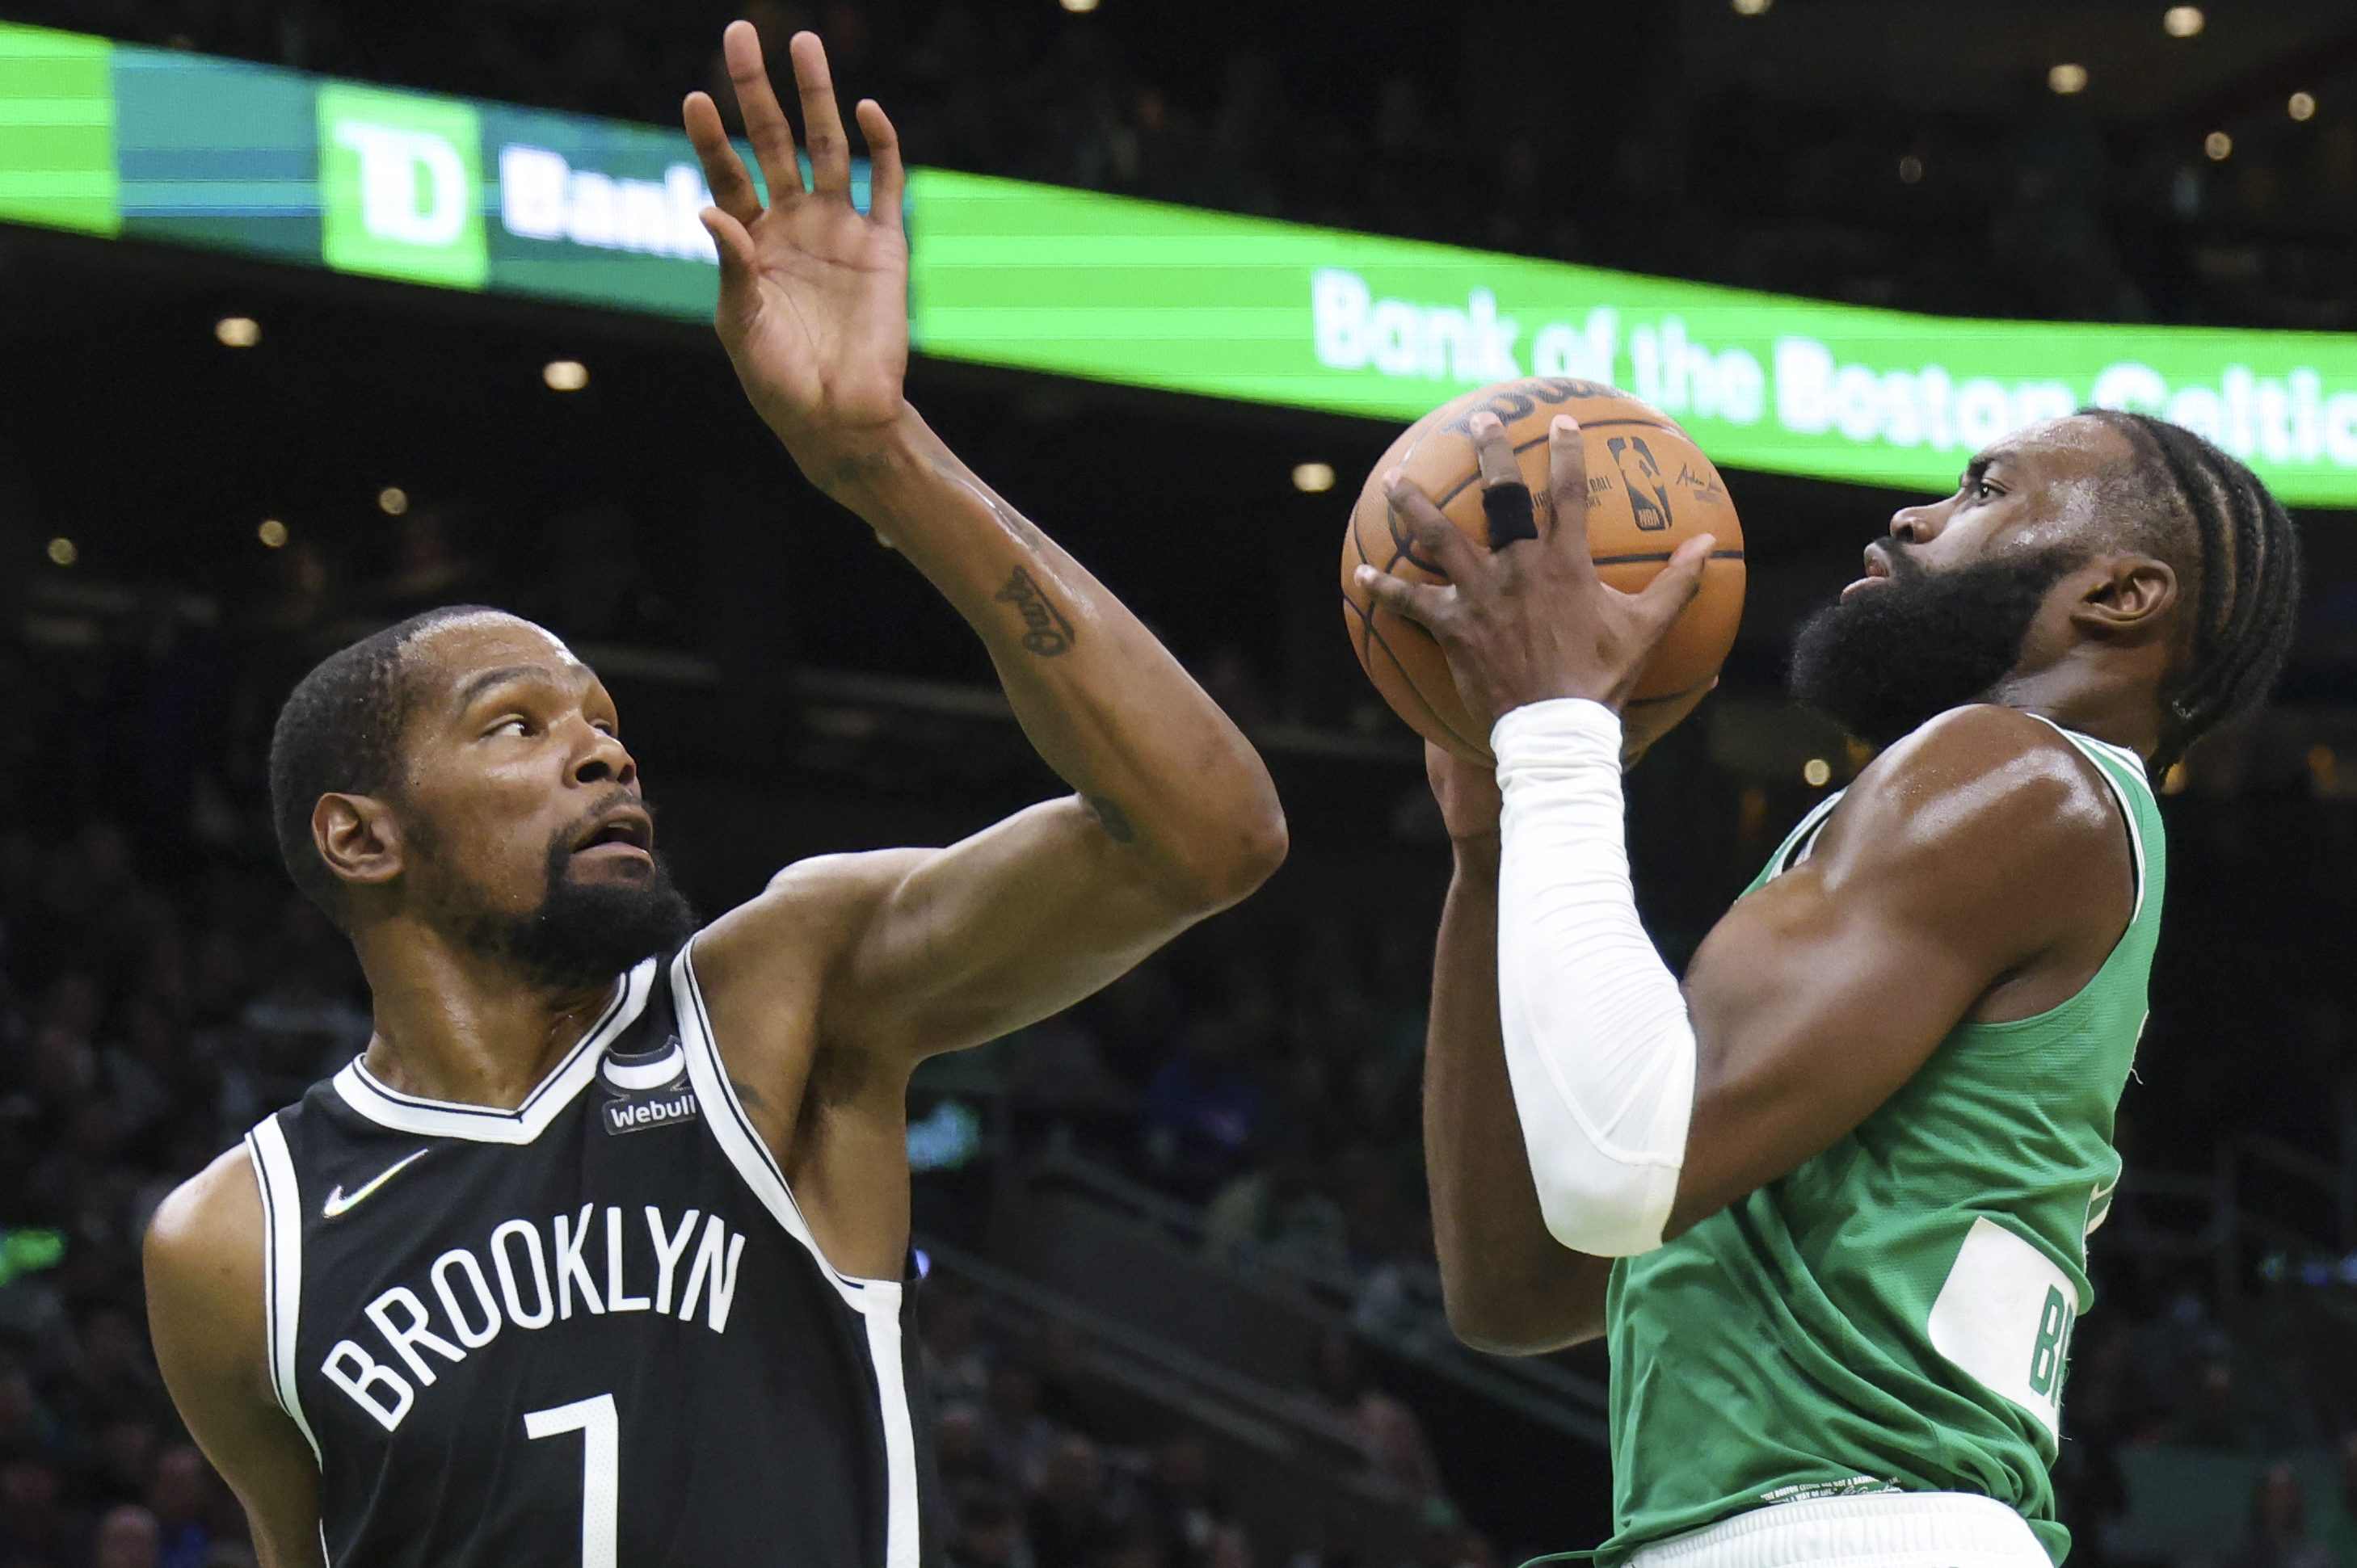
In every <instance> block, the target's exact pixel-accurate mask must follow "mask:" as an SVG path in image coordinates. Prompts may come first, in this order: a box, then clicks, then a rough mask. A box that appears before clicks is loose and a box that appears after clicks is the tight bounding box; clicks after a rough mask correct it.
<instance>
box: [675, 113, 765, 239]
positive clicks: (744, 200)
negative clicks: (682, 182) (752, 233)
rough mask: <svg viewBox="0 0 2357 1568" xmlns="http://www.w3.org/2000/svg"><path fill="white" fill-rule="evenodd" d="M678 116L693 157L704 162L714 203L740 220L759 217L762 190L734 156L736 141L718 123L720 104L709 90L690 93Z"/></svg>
mask: <svg viewBox="0 0 2357 1568" xmlns="http://www.w3.org/2000/svg"><path fill="white" fill-rule="evenodd" d="M680 118H681V119H682V120H683V121H684V122H685V123H686V125H687V139H688V140H689V141H690V142H692V143H694V145H695V158H696V161H697V162H698V163H700V164H702V165H703V166H704V183H705V184H706V185H708V186H710V187H711V188H712V200H713V204H714V205H715V206H716V207H718V208H719V209H720V210H722V211H723V212H726V214H728V216H729V217H731V218H734V219H735V220H737V222H739V223H750V222H751V221H753V220H754V219H756V218H759V216H760V215H761V193H760V192H759V190H757V189H755V188H753V177H752V175H751V174H749V173H748V172H747V171H746V168H745V160H744V159H743V158H740V157H738V156H737V148H736V145H735V144H733V143H731V142H730V141H729V140H728V129H727V127H726V126H725V125H723V124H721V123H720V106H719V105H718V104H716V103H715V102H712V97H711V94H709V93H705V92H691V93H689V94H688V95H687V102H685V103H684V104H683V105H681V108H680Z"/></svg>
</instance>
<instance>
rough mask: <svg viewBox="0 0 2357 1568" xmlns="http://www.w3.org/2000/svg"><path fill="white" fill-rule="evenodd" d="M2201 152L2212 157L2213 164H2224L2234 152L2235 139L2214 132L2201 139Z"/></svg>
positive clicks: (2220, 132) (2219, 132)
mask: <svg viewBox="0 0 2357 1568" xmlns="http://www.w3.org/2000/svg"><path fill="white" fill-rule="evenodd" d="M2201 150H2202V151H2203V152H2205V153H2207V154H2209V155H2210V161H2211V162H2212V163H2221V164H2222V163H2224V162H2225V161H2226V159H2227V158H2228V157H2229V156H2232V155H2233V151H2234V138H2233V137H2232V136H2230V135H2228V134H2226V133H2225V132H2223V131H2212V132H2211V133H2210V134H2208V135H2206V136H2204V137H2202V138H2201Z"/></svg>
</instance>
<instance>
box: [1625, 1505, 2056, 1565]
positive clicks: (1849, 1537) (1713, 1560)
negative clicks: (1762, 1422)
mask: <svg viewBox="0 0 2357 1568" xmlns="http://www.w3.org/2000/svg"><path fill="white" fill-rule="evenodd" d="M1628 1568H2052V1564H2051V1562H2050V1559H2049V1558H2048V1557H2047V1555H2046V1549H2045V1548H2044V1547H2043V1546H2040V1544H2039V1543H2038V1537H2037V1536H2035V1535H2033V1534H2031V1533H2030V1530H2029V1524H2028V1523H2027V1522H2025V1521H2024V1520H2023V1519H2022V1517H2021V1516H2020V1515H2019V1514H2018V1513H2016V1512H2014V1511H2013V1510H2012V1509H2009V1508H2007V1507H2006V1506H2005V1505H2004V1504H2003V1503H2001V1502H1998V1501H1997V1500H1996V1498H1984V1497H1976V1496H1974V1495H1973V1494H1971V1493H1967V1492H1869V1493H1866V1494H1863V1495H1861V1496H1857V1497H1846V1498H1811V1499H1809V1500H1807V1501H1805V1502H1791V1503H1776V1504H1772V1505H1770V1507H1767V1508H1763V1509H1752V1510H1750V1511H1749V1513H1739V1514H1737V1515H1736V1516H1735V1517H1734V1518H1733V1519H1723V1520H1719V1521H1718V1522H1717V1524H1714V1525H1711V1526H1708V1527H1707V1528H1706V1529H1703V1530H1695V1531H1694V1532H1692V1533H1691V1534H1687V1535H1681V1536H1678V1537H1676V1538H1675V1539H1674V1540H1671V1541H1662V1542H1661V1543H1659V1544H1658V1545H1654V1546H1648V1547H1646V1548H1645V1549H1644V1550H1642V1551H1641V1552H1638V1553H1637V1554H1636V1555H1635V1556H1634V1557H1631V1559H1630V1560H1629V1564H1628Z"/></svg>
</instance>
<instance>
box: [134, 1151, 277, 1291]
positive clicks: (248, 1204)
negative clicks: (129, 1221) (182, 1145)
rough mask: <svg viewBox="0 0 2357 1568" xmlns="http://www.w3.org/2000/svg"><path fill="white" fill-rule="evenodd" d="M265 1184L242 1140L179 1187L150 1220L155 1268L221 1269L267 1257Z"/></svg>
mask: <svg viewBox="0 0 2357 1568" xmlns="http://www.w3.org/2000/svg"><path fill="white" fill-rule="evenodd" d="M262 1230H263V1212H262V1184H261V1181H260V1179H259V1178H258V1177H257V1176H255V1175H254V1170H253V1161H252V1160H251V1159H249V1158H248V1157H247V1155H246V1152H245V1146H244V1145H243V1144H233V1145H231V1147H230V1148H229V1149H228V1150H227V1151H225V1152H223V1153H222V1154H221V1155H216V1156H215V1157H214V1158H213V1161H212V1163H211V1164H210V1165H207V1166H205V1168H204V1169H202V1170H200V1171H199V1172H198V1173H197V1174H196V1175H194V1176H190V1177H189V1178H188V1180H186V1181H184V1182H182V1183H181V1184H180V1185H179V1186H178V1187H174V1188H173V1189H172V1190H171V1191H170V1192H169V1193H167V1194H166V1195H165V1197H164V1201H163V1202H161V1203H159V1204H157V1205H156V1212H155V1215H154V1216H153V1217H152V1218H151V1219H149V1220H148V1221H147V1237H146V1253H147V1262H148V1266H149V1268H150V1269H151V1270H152V1269H154V1268H155V1267H156V1266H157V1265H159V1264H160V1265H162V1266H163V1267H165V1268H167V1269H168V1270H171V1271H173V1272H175V1273H179V1272H182V1271H184V1270H195V1271H199V1272H203V1273H218V1272H219V1271H220V1270H221V1268H223V1267H230V1266H233V1265H234V1264H235V1263H236V1262H238V1261H239V1260H241V1259H242V1258H243V1257H245V1256H247V1255H248V1254H250V1255H251V1256H252V1257H253V1261H254V1262H255V1265H256V1266H257V1267H259V1265H260V1262H261V1256H262Z"/></svg>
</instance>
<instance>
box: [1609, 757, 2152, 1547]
mask: <svg viewBox="0 0 2357 1568" xmlns="http://www.w3.org/2000/svg"><path fill="white" fill-rule="evenodd" d="M2063 733H2064V734H2065V735H2066V736H2068V738H2069V739H2070V741H2071V743H2072V745H2073V746H2077V747H2078V749H2079V750H2080V751H2081V752H2083V754H2085V756H2086V757H2087V758H2088V759H2089V760H2090V761H2091V762H2093V765H2094V766H2095V768H2097V769H2098V770H2099V771H2100V772H2101V773H2102V774H2103V776H2104V780H2105V781H2106V782H2107V783H2109V784H2110V786H2111V788H2112V790H2113V792H2114V794H2115V795H2116V796H2117V797H2118V799H2119V802H2120V806H2121V810H2122V811H2123V813H2124V814H2125V815H2126V819H2127V827H2128V832H2129V836H2130V839H2131V841H2132V844H2133V848H2134V852H2135V859H2136V906H2135V913H2134V915H2133V917H2132V918H2130V920H2129V922H2128V927H2127V930H2126V933H2125V934H2124V935H2123V936H2122V937H2121V938H2120V940H2119V944H2118V945H2117V946H2116V947H2115V949H2114V950H2112V953H2111V955H2110V956H2109V958H2107V959H2106V960H2105V961H2104V965H2103V967H2102V968H2101V969H2100V970H2098V971H2097V972H2096V973H2095V975H2094V977H2093V979H2091V980H2089V981H2088V983H2086V985H2085V986H2084V987H2083V988H2082V989H2081V990H2080V991H2079V993H2077V994H2076V995H2074V996H2072V997H2071V998H2070V999H2069V1000H2068V1001H2066V1002H2063V1003H2062V1004H2060V1005H2058V1006H2056V1007H2053V1008H2051V1009H2050V1010H2049V1011H2047V1012H2044V1013H2041V1014H2039V1015H2037V1016H2035V1017H2031V1018H2024V1019H2020V1020H2018V1021H2015V1022H2008V1023H2001V1024H1966V1025H1963V1026H1958V1027H1957V1028H1956V1029H1955V1030H1954V1031H1953V1032H1952V1033H1951V1034H1950V1035H1949V1036H1947V1038H1945V1039H1944V1040H1943V1041H1941V1042H1940V1044H1939V1046H1938V1047H1937V1048H1936V1049H1934V1050H1933V1052H1932V1056H1931V1058H1930V1059H1929V1060H1928V1061H1926V1062H1925V1063H1924V1065H1923V1066H1922V1067H1921V1069H1919V1070H1918V1071H1917V1072H1916V1073H1915V1075H1914V1077H1913V1078H1912V1079H1910V1080H1909V1081H1908V1082H1907V1084H1906V1085H1905V1087H1903V1088H1901V1089H1900V1090H1899V1091H1898V1092H1897V1093H1896V1094H1894V1095H1892V1096H1891V1097H1890V1099H1889V1101H1888V1102H1886V1103H1885V1104H1884V1105H1882V1106H1881V1107H1880V1108H1879V1109H1878V1110H1877V1111H1876V1112H1874V1113H1873V1114H1872V1115H1870V1116H1868V1117H1867V1119H1866V1120H1865V1121H1864V1122H1862V1123H1860V1124H1859V1125H1858V1127H1857V1129H1856V1130H1855V1131H1853V1132H1851V1133H1849V1134H1848V1135H1847V1136H1846V1137H1844V1138H1842V1139H1841V1140H1840V1141H1839V1142H1838V1143H1836V1144H1834V1145H1833V1147H1831V1148H1829V1149H1827V1150H1826V1151H1825V1152H1824V1153H1823V1154H1821V1155H1817V1156H1816V1157H1815V1158H1814V1159H1813V1160H1810V1161H1809V1162H1808V1163H1807V1164H1805V1165H1802V1166H1801V1167H1800V1168H1799V1169H1797V1170H1795V1171H1793V1172H1792V1174H1791V1175H1789V1176H1784V1177H1782V1178H1781V1179H1780V1180H1777V1181H1773V1182H1770V1183H1769V1184H1768V1185H1767V1186H1766V1187H1761V1188H1760V1189H1759V1190H1758V1191H1756V1192H1754V1193H1752V1194H1751V1195H1750V1196H1749V1197H1744V1198H1742V1199H1740V1200H1738V1202H1736V1203H1734V1204H1733V1205H1731V1206H1729V1207H1728V1208H1726V1209H1724V1210H1722V1211H1720V1212H1719V1213H1717V1214H1715V1215H1713V1216H1711V1217H1710V1218H1709V1219H1705V1220H1704V1221H1702V1222H1701V1223H1700V1224H1698V1225H1696V1226H1695V1227H1694V1228H1693V1229H1692V1230H1688V1231H1686V1232H1685V1233H1684V1234H1683V1235H1681V1236H1679V1237H1678V1238H1677V1239H1676V1240H1673V1241H1671V1242H1669V1243H1668V1244H1667V1245H1665V1246H1663V1247H1662V1248H1660V1249H1658V1250H1656V1251H1652V1252H1648V1253H1645V1254H1643V1255H1641V1256H1639V1257H1634V1258H1628V1259H1624V1260H1622V1261H1621V1262H1620V1263H1619V1264H1617V1265H1616V1266H1615V1267H1614V1269H1613V1271H1612V1283H1611V1289H1610V1293H1609V1298H1608V1304H1607V1322H1608V1325H1609V1327H1608V1332H1609V1341H1610V1348H1611V1354H1612V1396H1611V1398H1612V1411H1611V1415H1612V1420H1611V1431H1612V1468H1613V1486H1614V1499H1613V1504H1614V1523H1615V1532H1614V1535H1613V1538H1612V1540H1611V1541H1609V1543H1608V1544H1607V1546H1606V1548H1605V1549H1604V1551H1603V1552H1602V1553H1600V1556H1601V1557H1602V1559H1603V1560H1604V1561H1605V1562H1607V1563H1612V1562H1617V1561H1620V1560H1621V1559H1623V1558H1625V1557H1626V1556H1627V1555H1628V1554H1629V1552H1631V1550H1633V1549H1635V1548H1637V1547H1641V1546H1643V1545H1646V1544H1648V1543H1650V1542H1652V1541H1660V1540H1663V1539H1664V1538H1666V1537H1669V1536H1673V1535H1676V1534H1679V1533H1681V1532H1684V1531H1686V1530H1695V1529H1697V1528H1700V1527H1702V1526H1704V1525H1707V1524H1711V1523H1713V1522H1714V1521H1716V1520H1720V1519H1723V1518H1726V1517H1727V1516H1729V1515H1731V1514H1735V1513H1738V1512H1742V1511H1744V1510H1747V1509H1757V1508H1762V1507H1767V1506H1769V1505H1771V1504H1775V1503H1781V1502H1789V1501H1795V1500H1799V1499H1802V1498H1824V1497H1840V1496H1846V1495H1850V1494H1855V1493H1859V1492H1879V1491H1889V1490H1903V1491H1941V1492H1971V1493H1976V1494H1979V1495H1981V1496H1985V1497H1989V1498H1996V1500H1997V1501H1999V1502H2002V1503H2005V1504H2007V1506H2009V1507H2011V1508H2013V1509H2016V1510H2018V1512H2019V1513H2020V1514H2021V1515H2022V1517H2023V1518H2024V1519H2026V1520H2029V1526H2030V1528H2031V1530H2033V1531H2034V1532H2035V1533H2036V1534H2037V1536H2038V1538H2039V1541H2040V1543H2041V1544H2043V1545H2044V1546H2045V1547H2046V1549H2047V1551H2048V1552H2050V1553H2051V1554H2052V1555H2053V1557H2054V1558H2055V1560H2056V1561H2057V1562H2058V1563H2059V1562H2060V1561H2061V1558H2062V1555H2063V1552H2065V1551H2066V1550H2067V1549H2068V1547H2069V1545H2070V1532H2069V1531H2068V1530H2064V1529H2063V1528H2062V1527H2061V1525H2060V1524H2058V1523H2056V1522H2055V1519H2054V1495H2053V1491H2052V1488H2051V1487H2050V1483H2049V1479H2048V1472H2049V1469H2050V1466H2052V1464H2053V1461H2054V1456H2055V1445H2056V1441H2057V1435H2058V1428H2059V1423H2060V1420H2061V1403H2062V1379H2063V1369H2064V1367H2065V1364H2066V1362H2067V1359H2068V1357H2069V1354H2070V1348H2071V1330H2072V1325H2073V1323H2075V1322H2076V1320H2077V1318H2078V1316H2079V1315H2080V1314H2081V1313H2083V1312H2084V1311H2085V1310H2087V1308H2088V1307H2089V1306H2090V1305H2092V1302H2093V1291H2092V1289H2091V1288H2090V1286H2089V1283H2088V1280H2087V1273H2086V1240H2087V1237H2088V1235H2089V1234H2090V1233H2091V1232H2092V1231H2093V1230H2094V1229H2095V1228H2096V1227H2097V1226H2098V1225H2100V1224H2101V1223H2102V1222H2103V1220H2104V1214H2105V1212H2106V1210H2107V1209H2108V1208H2109V1207H2110V1203H2111V1197H2112V1190H2113V1187H2115V1185H2116V1184H2117V1182H2118V1180H2119V1174H2120V1160H2119V1155H2117V1153H2116V1152H2115V1151H2114V1149H2113V1147H2112V1116H2113V1112H2114V1110H2115V1108H2116V1107H2117V1105H2118V1103H2119V1098H2120V1091H2121V1090H2122V1089H2123V1087H2125V1085H2126V1080H2127V1075H2128V1069H2129V1066H2130V1064H2131V1062H2132V1060H2133V1058H2134V1057H2135V1054H2136V1037H2137V1036H2138V1034H2139V1033H2140V1032H2141V1030H2142V1028H2143V1025H2144V1016H2145V988H2146V980H2147V975H2148V973H2149V972H2150V970H2151V966H2152V953H2153V944H2154V941H2155V940H2156V938H2157V937H2158V931H2159V923H2160V903H2161V885H2162V875H2163V864H2164V862H2163V854H2162V844H2161V825H2160V815H2159V811H2158V807H2157V805H2156V803H2155V802H2154V800H2153V796H2152V789H2151V787H2150V786H2149V785H2148V784H2147V782H2146V779H2145V774H2144V765H2143V763H2142V761H2141V760H2140V759H2139V758H2138V757H2136V755H2135V754H2134V753H2132V752H2129V751H2126V750H2124V749H2122V748H2121V747H2118V746H2109V745H2106V744H2104V742H2101V741H2097V740H2093V739H2090V738H2088V737H2087V736H2082V735H2074V734H2070V732H2068V731H2065V732H2063ZM1835 800H1838V797H1835ZM1835 800H1827V801H1825V802H1824V804H1823V805H1821V806H1820V807H1819V808H1818V809H1817V810H1816V811H1813V812H1812V813H1811V814H1810V815H1809V816H1808V817H1807V818H1806V819H1804V820H1803V822H1802V823H1801V825H1800V826H1799V827H1798V828H1797V829H1795V830H1794V831H1793V833H1792V837H1791V838H1789V839H1788V840H1786V841H1785V843H1784V844H1783V846H1782V847H1781V849H1779V850H1778V851H1777V853H1776V855H1775V857H1774V858H1773V859H1771V860H1770V862H1769V864H1768V867H1767V869H1766V870H1765V871H1763V872H1762V873H1761V875H1760V878H1759V880H1758V881H1756V882H1755V883H1753V884H1752V889H1749V890H1747V891H1750V890H1756V889H1757V888H1758V887H1760V886H1764V885H1765V884H1766V883H1767V882H1768V881H1769V880H1770V879H1771V878H1772V877H1774V876H1776V875H1780V874H1781V873H1782V872H1783V871H1784V870H1786V869H1787V868H1789V867H1790V866H1791V865H1794V864H1796V863H1797V862H1798V861H1799V860H1801V859H1803V858H1805V856H1806V854H1807V853H1808V850H1809V847H1810V845H1811V844H1812V843H1813V842H1814V839H1815V835H1816V832H1817V831H1818V829H1819V828H1820V827H1822V826H1823V824H1824V821H1825V820H1826V818H1827V817H1828V816H1829V815H1830V814H1831V812H1832V811H1833V808H1834V805H1835Z"/></svg>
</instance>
